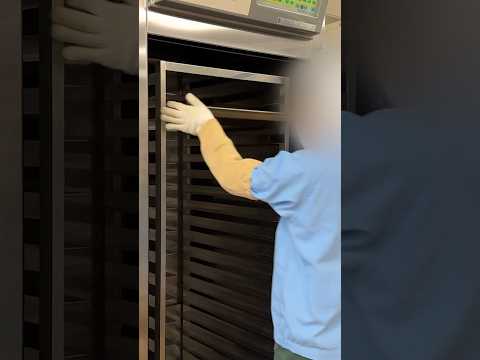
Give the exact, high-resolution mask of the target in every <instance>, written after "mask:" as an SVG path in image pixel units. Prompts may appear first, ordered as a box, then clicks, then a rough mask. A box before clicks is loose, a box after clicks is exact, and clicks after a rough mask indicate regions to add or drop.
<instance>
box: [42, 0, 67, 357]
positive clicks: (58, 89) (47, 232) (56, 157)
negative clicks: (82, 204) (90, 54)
mask: <svg viewBox="0 0 480 360" xmlns="http://www.w3.org/2000/svg"><path fill="white" fill-rule="evenodd" d="M60 2H61V0H53V1H51V2H41V3H40V13H39V16H40V63H41V65H40V66H41V70H40V143H41V145H40V178H41V185H40V186H41V188H40V209H41V215H40V222H41V251H40V259H41V263H40V270H41V271H40V274H41V279H40V281H41V290H40V356H41V360H62V359H64V310H63V309H64V182H65V181H64V180H65V178H64V111H63V109H64V81H63V71H64V69H63V61H62V55H61V48H60V45H59V44H56V43H53V41H52V39H51V35H50V34H51V32H50V14H51V9H52V6H53V5H55V4H59V3H60Z"/></svg>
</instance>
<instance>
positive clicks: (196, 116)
mask: <svg viewBox="0 0 480 360" xmlns="http://www.w3.org/2000/svg"><path fill="white" fill-rule="evenodd" d="M185 99H186V100H187V103H188V104H189V105H187V104H182V103H179V102H176V101H169V102H168V103H167V106H166V107H164V108H162V116H161V119H162V121H164V122H166V123H167V125H166V128H167V130H169V131H177V130H179V131H182V132H184V133H187V134H190V135H195V136H198V131H199V130H200V128H201V127H202V125H204V124H205V123H206V122H207V121H208V120H212V119H214V116H213V114H212V112H211V111H210V110H209V109H208V107H206V106H205V104H204V103H202V102H201V101H200V100H199V99H198V98H197V97H196V96H195V95H193V94H188V95H187V96H186V97H185Z"/></svg>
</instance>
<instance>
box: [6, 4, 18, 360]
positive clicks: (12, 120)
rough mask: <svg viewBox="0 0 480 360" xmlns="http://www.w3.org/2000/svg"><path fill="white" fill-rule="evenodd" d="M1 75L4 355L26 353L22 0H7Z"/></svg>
mask: <svg viewBox="0 0 480 360" xmlns="http://www.w3.org/2000/svg"><path fill="white" fill-rule="evenodd" d="M0 33H2V34H8V36H6V37H5V38H4V40H3V41H2V43H1V45H0V47H1V53H2V57H1V60H0V61H1V66H0V79H2V87H1V89H0V99H1V100H0V103H1V104H2V121H1V122H0V163H1V164H3V167H2V176H1V177H0V198H1V199H2V200H1V205H0V240H1V241H0V263H1V264H2V269H3V270H4V271H1V272H0V282H1V284H2V287H3V288H4V293H3V296H0V319H2V320H1V322H2V328H3V331H2V335H1V336H0V358H1V359H9V360H21V359H22V358H23V344H22V338H23V336H22V333H23V326H22V325H23V245H22V243H23V233H22V227H23V226H22V221H23V220H22V218H23V175H22V165H23V154H22V131H23V129H22V1H18V0H8V1H3V2H2V11H1V12H0Z"/></svg>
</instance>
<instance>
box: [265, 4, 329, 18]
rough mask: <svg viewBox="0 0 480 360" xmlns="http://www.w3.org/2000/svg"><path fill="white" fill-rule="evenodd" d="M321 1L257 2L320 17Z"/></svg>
mask: <svg viewBox="0 0 480 360" xmlns="http://www.w3.org/2000/svg"><path fill="white" fill-rule="evenodd" d="M320 1H323V0H257V3H258V4H259V5H264V6H269V7H272V8H275V9H280V10H285V11H291V12H294V13H296V14H302V15H309V16H314V17H318V15H319V7H320Z"/></svg>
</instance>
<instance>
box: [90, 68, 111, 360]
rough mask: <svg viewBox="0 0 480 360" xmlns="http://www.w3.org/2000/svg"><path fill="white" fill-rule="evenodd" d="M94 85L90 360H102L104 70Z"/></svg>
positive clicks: (97, 74) (97, 71)
mask: <svg viewBox="0 0 480 360" xmlns="http://www.w3.org/2000/svg"><path fill="white" fill-rule="evenodd" d="M94 74H95V75H94V79H95V80H94V84H95V90H94V91H95V114H96V115H95V116H94V117H93V119H92V122H93V123H92V129H93V137H92V141H93V144H92V150H93V151H92V167H93V169H92V182H91V185H92V207H93V209H92V225H93V226H92V230H93V231H92V239H91V248H92V249H93V259H92V260H93V261H92V272H93V279H94V281H93V296H92V302H93V311H92V319H91V321H92V335H93V340H92V348H91V356H92V358H98V359H105V358H106V355H105V338H106V336H105V335H106V334H105V321H106V316H105V308H106V306H107V305H106V302H105V300H106V297H105V293H106V282H105V222H106V221H105V119H108V118H110V115H111V112H110V111H106V110H105V101H104V97H105V96H104V93H105V86H104V84H105V81H106V80H110V81H111V80H112V77H109V78H108V79H106V77H107V75H106V72H105V70H104V69H102V68H100V67H96V68H95V70H94Z"/></svg>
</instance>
